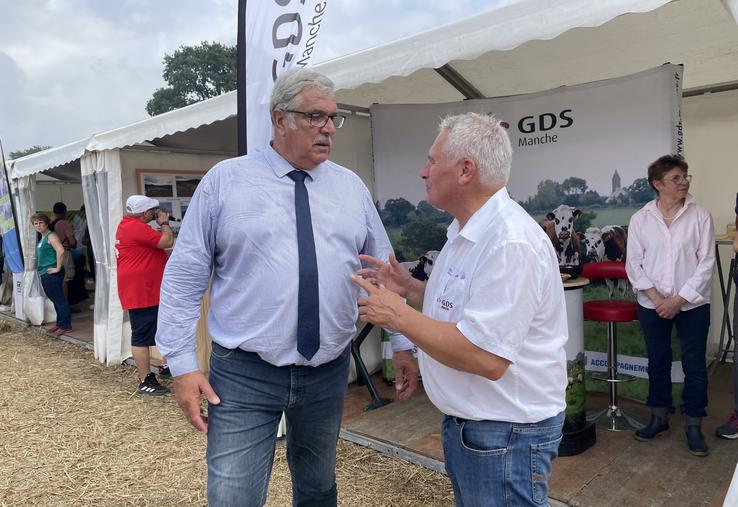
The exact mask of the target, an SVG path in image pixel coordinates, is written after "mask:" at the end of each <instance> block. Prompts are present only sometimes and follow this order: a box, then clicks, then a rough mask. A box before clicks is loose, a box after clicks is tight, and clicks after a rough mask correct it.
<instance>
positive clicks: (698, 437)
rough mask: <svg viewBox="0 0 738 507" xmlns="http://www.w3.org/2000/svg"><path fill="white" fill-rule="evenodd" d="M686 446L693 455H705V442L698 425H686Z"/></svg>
mask: <svg viewBox="0 0 738 507" xmlns="http://www.w3.org/2000/svg"><path fill="white" fill-rule="evenodd" d="M687 448H688V449H689V452H690V453H692V454H693V455H695V456H700V457H704V456H707V455H708V454H709V453H708V450H707V442H705V437H704V436H703V435H702V428H700V427H699V426H687Z"/></svg>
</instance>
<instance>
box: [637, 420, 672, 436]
mask: <svg viewBox="0 0 738 507" xmlns="http://www.w3.org/2000/svg"><path fill="white" fill-rule="evenodd" d="M668 429H669V421H667V420H666V419H662V418H661V417H659V416H657V415H652V416H651V421H650V422H649V423H648V426H646V427H645V428H641V429H639V430H638V431H636V432H635V439H636V440H639V441H641V442H648V441H649V440H653V439H654V438H655V437H656V435H658V434H659V433H661V432H662V431H666V430H668Z"/></svg>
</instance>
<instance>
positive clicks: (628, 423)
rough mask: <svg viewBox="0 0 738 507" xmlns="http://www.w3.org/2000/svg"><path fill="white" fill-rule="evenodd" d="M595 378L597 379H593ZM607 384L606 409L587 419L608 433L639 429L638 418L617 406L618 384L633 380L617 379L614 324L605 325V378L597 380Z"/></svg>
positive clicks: (640, 425) (628, 377) (616, 335)
mask: <svg viewBox="0 0 738 507" xmlns="http://www.w3.org/2000/svg"><path fill="white" fill-rule="evenodd" d="M593 378H597V377H593ZM598 380H604V381H605V382H607V383H608V390H607V392H608V406H607V408H605V409H603V410H600V411H599V412H596V413H594V414H593V415H591V416H588V417H587V420H588V421H596V422H597V425H598V426H600V427H602V428H605V429H607V430H609V431H628V430H631V429H636V430H638V429H641V428H643V427H644V426H645V424H644V423H643V422H642V421H641V420H640V419H639V418H638V416H636V415H633V414H631V413H628V412H626V411H624V410H623V409H621V408H620V407H619V406H618V384H619V383H620V382H630V381H632V380H635V378H633V377H631V376H627V377H626V378H623V376H621V377H618V334H617V327H616V326H615V323H614V322H608V323H607V378H598Z"/></svg>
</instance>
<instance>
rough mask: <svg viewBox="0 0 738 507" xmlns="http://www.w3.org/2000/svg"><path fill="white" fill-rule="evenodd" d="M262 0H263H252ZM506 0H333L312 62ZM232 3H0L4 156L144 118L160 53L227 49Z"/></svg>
mask: <svg viewBox="0 0 738 507" xmlns="http://www.w3.org/2000/svg"><path fill="white" fill-rule="evenodd" d="M251 1H269V0H251ZM510 1H511V0H486V1H485V0H454V1H448V0H333V1H329V3H328V16H329V17H327V26H326V28H327V29H326V31H325V32H321V37H322V38H321V40H320V47H319V49H318V51H319V52H318V54H317V61H322V60H327V59H330V58H334V57H337V56H341V55H344V54H348V53H352V52H355V51H359V50H362V49H367V48H370V47H374V46H377V45H380V44H384V43H387V42H391V41H393V40H396V39H398V38H402V37H405V36H408V35H412V34H415V33H418V32H422V31H426V30H429V29H432V28H435V27H438V26H441V25H444V24H448V23H450V22H453V21H458V20H460V19H463V18H466V17H469V16H471V15H474V14H476V13H477V12H479V11H480V10H488V9H490V8H492V7H494V6H495V5H498V4H501V3H510ZM237 6H238V0H110V1H108V0H0V141H2V144H3V148H4V152H5V156H6V157H8V154H9V152H10V151H14V150H19V149H23V148H27V147H29V146H33V145H51V146H60V145H63V144H66V143H70V142H73V141H77V140H80V139H83V138H86V137H88V136H90V135H91V134H93V133H96V132H101V131H105V130H108V129H112V128H116V127H120V126H123V125H125V124H128V123H132V122H135V121H139V120H142V119H145V118H147V117H148V115H147V114H146V110H145V106H146V101H147V100H148V99H149V98H150V97H151V94H152V93H153V92H154V90H156V89H157V88H159V87H162V86H165V84H166V83H165V82H164V80H163V79H162V77H161V72H162V59H163V57H164V54H166V53H168V54H171V53H172V52H174V50H176V49H177V48H178V47H179V46H183V45H184V46H188V45H196V44H199V43H200V42H201V41H217V42H221V43H223V44H228V45H234V44H235V41H236V16H237Z"/></svg>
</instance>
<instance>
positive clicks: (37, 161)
mask: <svg viewBox="0 0 738 507" xmlns="http://www.w3.org/2000/svg"><path fill="white" fill-rule="evenodd" d="M731 13H732V14H731ZM737 15H738V0H700V1H695V0H674V1H671V2H669V1H668V0H601V1H599V2H596V3H592V2H591V1H588V0H568V1H565V2H550V1H549V0H520V1H519V2H518V3H515V4H513V5H508V6H504V7H500V8H497V9H493V10H491V11H488V12H485V13H481V14H478V15H476V16H474V17H471V18H468V19H466V20H463V21H459V22H457V23H453V24H451V25H447V26H444V27H441V28H438V29H435V30H431V31H429V32H425V33H422V34H418V35H415V36H412V37H408V38H405V39H402V40H399V41H396V42H393V43H391V44H387V45H384V46H380V47H376V48H373V49H369V50H366V51H361V52H358V53H354V54H351V55H348V56H344V57H341V58H337V59H334V60H330V61H327V62H324V63H321V64H319V65H316V66H315V69H316V70H318V71H320V72H323V73H325V74H326V75H328V76H330V77H331V78H332V79H333V80H334V82H335V83H336V87H337V89H338V90H339V91H338V97H337V98H338V101H339V103H342V104H350V105H353V106H359V107H368V106H369V105H371V104H373V103H401V102H404V103H423V102H425V103H429V102H449V101H457V100H462V99H464V98H477V97H498V96H505V95H514V94H520V93H528V92H534V91H540V90H545V89H549V88H553V87H557V86H562V85H572V84H578V83H583V82H588V81H596V80H601V79H607V78H611V77H616V76H621V75H626V74H630V73H635V72H638V71H641V70H644V69H647V68H652V67H656V66H658V65H661V64H663V63H666V62H671V63H681V64H684V65H685V69H686V71H685V76H684V86H683V88H684V89H685V90H686V92H687V93H690V90H692V91H695V90H696V91H704V90H709V89H711V88H714V87H717V88H723V89H725V88H733V87H738V27H736V21H735V19H734V17H733V16H737ZM236 111H237V109H236V92H235V91H234V92H229V93H226V94H224V95H221V96H219V97H215V98H213V99H209V100H206V101H203V102H199V103H197V104H193V105H191V106H187V107H185V108H182V109H178V110H175V111H171V112H169V113H164V114H162V115H159V116H155V117H153V118H149V119H146V120H143V121H141V122H138V123H134V124H131V125H127V126H124V127H121V128H118V129H115V130H111V131H108V132H103V133H100V134H95V135H93V136H91V137H90V138H88V139H86V140H81V141H78V142H75V143H71V144H68V145H66V146H62V147H58V148H52V149H49V150H45V151H43V152H39V153H36V154H33V155H29V156H27V157H23V158H21V159H18V160H16V161H11V163H10V167H11V174H12V177H13V178H21V177H23V176H28V175H30V174H34V173H37V172H40V171H47V170H49V169H52V168H59V170H57V171H56V172H57V174H64V173H65V172H67V173H68V172H71V171H74V170H75V169H76V170H77V171H78V167H79V166H78V164H79V162H78V160H79V158H80V157H81V156H82V155H83V154H84V153H85V152H86V151H87V152H91V151H102V150H106V149H114V148H124V147H126V146H133V145H141V144H143V143H145V145H146V146H148V147H150V148H154V147H158V148H164V149H188V150H197V151H202V152H221V153H235V152H236V149H235V146H236V139H235V132H236V128H235V119H234V117H235V115H236ZM75 164H77V165H76V166H75ZM77 174H78V172H77Z"/></svg>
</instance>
